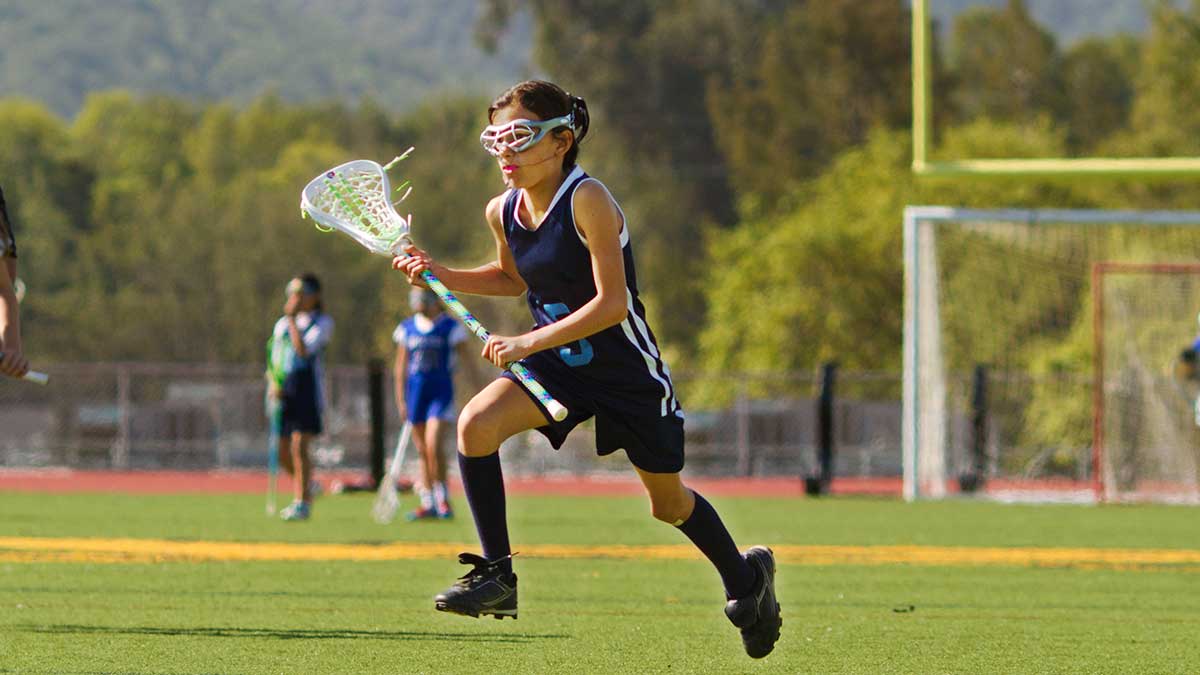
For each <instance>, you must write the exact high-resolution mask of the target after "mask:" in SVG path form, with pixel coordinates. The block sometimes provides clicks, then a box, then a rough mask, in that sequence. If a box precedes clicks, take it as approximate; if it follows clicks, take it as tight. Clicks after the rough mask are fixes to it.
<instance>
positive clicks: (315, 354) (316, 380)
mask: <svg viewBox="0 0 1200 675" xmlns="http://www.w3.org/2000/svg"><path fill="white" fill-rule="evenodd" d="M286 294H287V301H286V303H285V304H284V306H283V316H282V317H280V319H279V320H278V321H276V322H275V330H274V331H273V332H272V334H271V337H272V341H271V368H270V370H271V371H272V372H276V373H280V375H281V377H282V381H281V382H277V381H275V380H274V379H270V378H268V381H269V382H270V385H269V386H270V387H271V392H270V395H271V396H272V397H274V398H276V399H277V400H278V401H279V404H280V414H279V461H280V465H281V466H283V469H284V471H287V472H288V473H289V474H291V475H292V492H293V496H294V500H293V501H292V503H291V504H290V505H289V506H287V507H286V508H284V509H283V511H282V512H281V513H280V517H282V518H283V519H284V520H308V517H309V516H310V515H311V513H312V497H313V487H312V484H311V482H312V460H311V459H310V458H309V451H308V447H309V444H310V443H311V441H312V437H313V436H314V435H316V434H319V433H321V431H322V426H321V408H322V397H321V371H322V363H321V362H322V359H321V355H322V353H323V352H324V351H325V347H326V346H327V345H328V344H329V338H330V337H331V336H332V334H333V319H332V318H330V316H329V315H328V314H325V313H324V312H323V311H322V307H321V282H320V281H319V280H318V279H317V277H315V276H313V275H312V274H304V275H301V276H299V277H296V278H295V279H292V280H291V282H289V283H288V285H287V292H286Z"/></svg>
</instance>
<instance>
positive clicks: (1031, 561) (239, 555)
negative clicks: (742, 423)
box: [0, 537, 1200, 570]
mask: <svg viewBox="0 0 1200 675" xmlns="http://www.w3.org/2000/svg"><path fill="white" fill-rule="evenodd" d="M474 548H475V547H474V546H471V545H469V544H455V543H432V542H407V543H406V542H397V543H392V544H380V545H367V544H292V543H281V542H275V543H264V542H221V541H171V540H166V539H99V538H95V539H93V538H52V537H0V562H95V563H122V562H124V563H148V562H203V561H288V560H357V561H371V560H429V559H443V558H451V557H454V556H455V555H456V554H457V553H458V552H459V551H464V550H472V549H474ZM773 549H774V551H775V556H776V559H777V560H778V561H779V562H780V563H789V564H797V565H919V566H962V565H968V566H970V565H986V566H1023V567H1028V566H1035V567H1085V568H1109V569H1112V568H1117V569H1121V568H1143V567H1177V568H1181V569H1185V568H1186V569H1191V570H1195V569H1200V550H1188V549H1128V548H1030V547H1022V548H995V547H968V546H791V545H788V546H775V547H773ZM518 550H519V551H520V555H521V557H523V558H554V559H579V558H610V559H637V560H653V559H661V560H669V559H677V560H684V559H699V558H700V554H699V552H698V551H696V549H695V548H693V547H692V546H690V545H686V544H679V545H653V546H626V545H612V546H591V545H569V544H533V545H526V546H520V547H518Z"/></svg>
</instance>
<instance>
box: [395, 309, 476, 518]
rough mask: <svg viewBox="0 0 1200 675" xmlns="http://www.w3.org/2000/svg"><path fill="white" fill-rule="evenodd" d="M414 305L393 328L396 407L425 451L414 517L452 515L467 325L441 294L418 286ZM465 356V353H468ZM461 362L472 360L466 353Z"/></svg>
mask: <svg viewBox="0 0 1200 675" xmlns="http://www.w3.org/2000/svg"><path fill="white" fill-rule="evenodd" d="M409 305H410V306H411V307H412V309H413V311H415V312H416V313H415V314H413V315H412V316H410V317H409V318H407V319H405V320H404V321H401V322H400V325H398V326H396V331H395V332H394V333H393V334H392V340H393V341H394V342H395V343H396V365H395V370H394V375H395V384H396V408H397V409H398V410H399V411H400V417H401V418H403V419H406V420H408V422H409V423H410V424H412V428H413V434H412V439H413V443H414V444H415V445H416V446H417V451H418V453H419V454H420V456H421V481H420V482H419V483H417V487H416V491H417V495H418V497H419V499H420V505H419V506H418V507H417V509H416V510H414V511H413V512H411V513H409V514H408V519H409V520H421V519H425V518H450V517H452V516H453V515H454V512H453V510H451V508H450V498H449V494H448V492H447V490H446V461H445V457H444V456H443V455H444V453H443V448H444V447H445V445H446V443H445V437H446V434H447V432H449V431H450V429H451V428H452V427H451V426H450V425H449V424H446V423H445V422H449V421H452V420H453V419H454V417H455V408H454V369H455V365H456V364H457V362H458V359H456V358H455V352H465V351H466V349H467V347H466V341H467V331H466V329H465V328H463V326H462V324H460V323H459V322H458V321H456V320H455V319H454V318H452V317H451V316H449V315H448V314H446V313H445V312H443V311H442V305H441V303H440V302H438V299H437V295H436V294H435V293H434V292H433V291H430V290H426V289H420V288H414V289H413V290H412V293H411V294H410V295H409ZM464 356H465V354H464ZM462 362H464V363H469V361H467V360H466V359H465V358H464V359H462Z"/></svg>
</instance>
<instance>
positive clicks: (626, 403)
mask: <svg viewBox="0 0 1200 675" xmlns="http://www.w3.org/2000/svg"><path fill="white" fill-rule="evenodd" d="M589 180H590V181H595V180H596V179H594V178H590V177H588V175H587V174H585V173H584V172H583V170H582V169H580V168H579V167H575V168H574V169H573V170H572V171H571V173H570V174H569V175H568V176H567V178H566V180H564V181H563V184H562V187H560V188H559V190H558V194H556V195H555V196H554V201H553V202H551V204H550V210H549V211H547V212H546V215H545V217H544V218H543V219H542V222H541V223H540V224H539V225H537V227H535V228H531V225H530V224H529V223H522V222H521V220H520V216H519V215H518V211H519V207H520V201H521V194H522V193H521V191H520V190H509V192H508V193H507V195H506V196H505V200H504V211H503V214H502V221H503V225H504V236H505V239H506V240H507V242H508V248H509V250H511V251H512V254H513V258H514V259H515V261H516V264H517V270H518V271H519V272H520V274H521V278H522V279H524V280H525V283H526V285H527V286H528V293H527V300H528V303H529V310H530V312H531V313H532V314H533V320H534V325H535V326H536V327H541V326H546V325H549V324H551V323H554V322H555V321H558V320H559V319H561V318H563V317H564V316H567V315H568V314H570V313H571V312H574V311H576V310H578V309H579V308H580V307H582V306H584V305H585V304H587V303H588V302H589V301H590V300H591V299H592V298H594V297H596V281H595V277H594V276H593V273H592V259H591V254H590V253H589V252H588V248H587V243H586V242H585V241H584V238H583V234H582V233H581V232H580V231H579V230H578V229H577V228H576V226H575V213H574V200H573V198H574V194H575V190H576V188H578V187H579V185H580V184H582V183H583V182H584V181H589ZM597 182H598V181H597ZM601 186H602V187H603V184H601ZM605 189H606V190H607V188H605ZM618 208H619V207H618ZM621 219H622V226H621V234H620V242H621V252H622V255H623V256H624V260H625V298H626V304H627V309H628V315H627V316H626V317H625V320H623V321H622V322H621V323H619V324H617V325H615V326H610V327H608V328H606V329H604V330H602V331H600V332H599V333H595V334H593V335H590V336H588V337H587V338H586V339H583V340H579V341H576V342H572V343H570V344H567V345H563V346H561V347H555V348H553V349H551V350H547V351H548V352H552V353H554V354H556V355H557V357H558V358H557V359H555V360H554V361H556V362H558V363H560V364H561V366H562V368H561V369H559V368H556V370H561V371H562V373H561V374H562V375H563V376H564V377H566V378H568V379H569V380H570V381H571V383H572V387H573V388H579V389H582V391H580V392H579V393H581V394H583V395H585V396H588V397H590V398H591V399H592V400H594V401H595V402H596V403H597V404H599V405H600V406H602V407H604V408H606V409H608V410H611V411H614V412H619V413H625V414H634V415H648V414H652V415H654V416H659V417H662V416H666V415H669V414H673V415H677V416H680V417H682V412H681V410H680V406H679V401H678V400H677V399H676V398H675V387H674V384H673V383H672V382H671V373H670V370H669V369H668V368H667V365H666V363H664V362H663V359H662V356H661V354H660V353H659V349H658V343H657V342H656V341H655V339H654V333H653V332H652V331H651V330H650V326H649V325H648V324H647V323H646V309H645V307H643V306H642V302H641V300H640V299H639V298H638V288H637V274H636V272H635V271H634V264H633V249H632V247H631V245H630V242H629V228H628V225H627V224H626V223H625V222H624V219H625V214H624V213H622V214H621Z"/></svg>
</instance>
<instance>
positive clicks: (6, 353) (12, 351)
mask: <svg viewBox="0 0 1200 675" xmlns="http://www.w3.org/2000/svg"><path fill="white" fill-rule="evenodd" d="M16 281H17V239H16V236H15V235H13V228H12V222H11V221H10V220H9V219H8V209H7V208H6V207H5V204H4V191H3V190H0V374H3V375H8V376H9V377H22V376H23V375H25V373H27V372H29V360H28V359H26V358H25V354H24V352H23V351H22V348H21V314H20V300H19V299H18V298H17V292H16V286H15V284H16Z"/></svg>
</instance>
